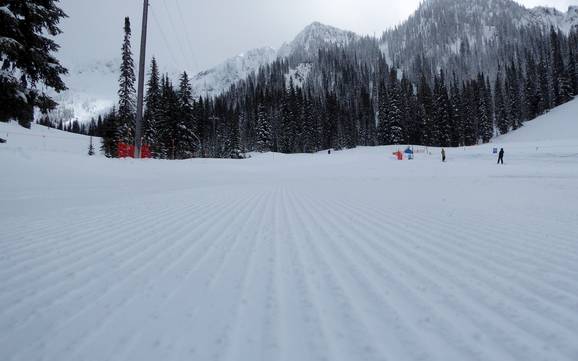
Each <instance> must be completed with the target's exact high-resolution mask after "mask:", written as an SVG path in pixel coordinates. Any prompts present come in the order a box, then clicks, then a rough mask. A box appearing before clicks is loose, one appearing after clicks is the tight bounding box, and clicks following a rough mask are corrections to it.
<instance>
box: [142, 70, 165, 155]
mask: <svg viewBox="0 0 578 361" xmlns="http://www.w3.org/2000/svg"><path fill="white" fill-rule="evenodd" d="M144 101H145V112H144V117H143V120H144V122H143V144H146V145H148V146H149V147H150V149H151V152H152V155H153V156H154V157H155V158H160V157H162V146H161V144H160V129H159V124H160V120H161V116H162V114H161V109H162V107H161V84H160V74H159V68H158V65H157V61H156V59H155V58H153V60H152V63H151V70H150V74H149V80H148V82H147V90H146V95H145V100H144Z"/></svg>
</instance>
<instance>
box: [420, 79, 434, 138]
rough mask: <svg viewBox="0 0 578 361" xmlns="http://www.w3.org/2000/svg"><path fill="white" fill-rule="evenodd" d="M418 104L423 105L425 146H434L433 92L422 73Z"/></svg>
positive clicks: (421, 113)
mask: <svg viewBox="0 0 578 361" xmlns="http://www.w3.org/2000/svg"><path fill="white" fill-rule="evenodd" d="M418 102H419V103H420V104H421V108H420V119H421V122H422V134H423V138H422V141H421V143H422V144H423V145H434V143H435V135H434V129H433V128H434V127H433V117H432V116H433V100H432V91H431V88H430V86H429V84H428V82H427V80H426V78H425V75H424V74H423V73H422V75H421V79H420V84H419V87H418Z"/></svg>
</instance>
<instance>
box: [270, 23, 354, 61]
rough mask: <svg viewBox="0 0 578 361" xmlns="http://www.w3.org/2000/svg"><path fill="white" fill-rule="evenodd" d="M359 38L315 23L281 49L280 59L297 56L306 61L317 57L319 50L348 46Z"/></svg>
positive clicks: (348, 32) (350, 33)
mask: <svg viewBox="0 0 578 361" xmlns="http://www.w3.org/2000/svg"><path fill="white" fill-rule="evenodd" d="M357 38H358V35H356V34H355V33H353V32H352V31H348V30H342V29H339V28H336V27H333V26H330V25H325V24H322V23H320V22H318V21H315V22H313V23H311V24H309V25H307V26H306V27H305V28H304V29H303V30H302V31H301V32H300V33H299V34H297V36H296V37H295V39H294V40H293V41H292V42H290V43H286V44H284V45H283V46H282V47H281V49H279V57H289V56H292V55H297V56H300V57H303V58H304V59H307V58H310V57H312V56H315V55H317V52H318V51H319V49H321V48H323V47H325V46H327V45H330V44H334V45H346V44H348V43H350V42H352V41H354V40H356V39H357Z"/></svg>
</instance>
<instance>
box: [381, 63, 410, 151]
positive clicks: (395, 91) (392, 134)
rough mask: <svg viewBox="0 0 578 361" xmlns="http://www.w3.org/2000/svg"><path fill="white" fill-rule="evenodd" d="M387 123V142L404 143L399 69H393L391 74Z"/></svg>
mask: <svg viewBox="0 0 578 361" xmlns="http://www.w3.org/2000/svg"><path fill="white" fill-rule="evenodd" d="M385 118H386V124H387V126H388V127H389V129H388V131H387V134H388V138H386V142H387V143H386V144H404V143H405V138H404V130H403V128H402V102H401V89H400V84H399V80H398V79H397V70H395V69H392V70H391V72H390V74H389V90H388V96H387V109H386V115H385Z"/></svg>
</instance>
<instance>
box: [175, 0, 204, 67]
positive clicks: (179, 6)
mask: <svg viewBox="0 0 578 361" xmlns="http://www.w3.org/2000/svg"><path fill="white" fill-rule="evenodd" d="M176 3H177V10H178V11H177V12H178V13H179V17H180V18H181V23H182V24H183V28H184V29H185V33H184V34H185V38H186V40H187V41H186V43H187V48H188V49H189V52H190V53H191V59H192V60H193V63H194V64H195V69H197V70H198V69H199V63H198V62H197V58H196V56H195V52H194V51H193V48H192V44H193V43H192V42H191V36H190V34H189V29H188V28H187V24H186V23H185V19H184V17H183V9H182V7H181V5H180V0H176Z"/></svg>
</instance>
